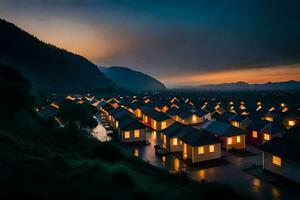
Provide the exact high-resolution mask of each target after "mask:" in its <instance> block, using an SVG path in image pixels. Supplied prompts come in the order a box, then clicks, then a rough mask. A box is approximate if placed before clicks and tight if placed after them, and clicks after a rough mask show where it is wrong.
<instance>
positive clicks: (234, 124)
mask: <svg viewBox="0 0 300 200" xmlns="http://www.w3.org/2000/svg"><path fill="white" fill-rule="evenodd" d="M231 124H232V126H235V127H237V128H239V123H238V122H235V121H233V122H232V123H231Z"/></svg>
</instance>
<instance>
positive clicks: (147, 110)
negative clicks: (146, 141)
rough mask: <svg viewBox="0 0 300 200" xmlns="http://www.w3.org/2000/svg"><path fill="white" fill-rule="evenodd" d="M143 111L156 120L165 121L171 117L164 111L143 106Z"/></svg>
mask: <svg viewBox="0 0 300 200" xmlns="http://www.w3.org/2000/svg"><path fill="white" fill-rule="evenodd" d="M142 113H143V114H145V115H147V116H149V117H151V118H152V119H154V120H156V121H164V120H167V119H171V118H170V117H169V116H168V115H167V114H165V113H163V112H159V111H157V110H153V109H151V108H148V107H144V108H142Z"/></svg>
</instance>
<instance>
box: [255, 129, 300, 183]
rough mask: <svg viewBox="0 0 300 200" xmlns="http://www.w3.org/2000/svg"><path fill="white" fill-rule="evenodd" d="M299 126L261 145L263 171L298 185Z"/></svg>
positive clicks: (299, 166)
mask: <svg viewBox="0 0 300 200" xmlns="http://www.w3.org/2000/svg"><path fill="white" fill-rule="evenodd" d="M299 133H300V125H299V124H298V125H295V126H294V127H292V128H290V129H289V130H288V131H287V133H286V134H284V135H283V136H282V137H277V138H275V139H273V140H271V141H269V142H266V143H265V144H263V145H262V146H261V147H260V149H261V150H262V151H263V156H262V157H263V169H264V170H266V171H269V172H272V173H274V174H277V175H280V176H282V177H285V178H287V179H290V180H292V181H294V182H296V183H298V184H300V170H299V169H300V156H299V155H300V148H299V146H300V134H299Z"/></svg>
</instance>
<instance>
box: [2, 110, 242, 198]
mask: <svg viewBox="0 0 300 200" xmlns="http://www.w3.org/2000/svg"><path fill="white" fill-rule="evenodd" d="M16 124H18V126H16ZM0 126H1V127H0V130H1V133H0V149H1V151H0V158H1V159H0V182H1V184H2V186H1V187H0V197H1V196H2V198H8V196H9V197H10V198H11V197H12V196H14V197H19V196H21V197H22V198H25V199H26V198H27V199H54V198H55V199H66V198H72V199H82V198H83V199H86V198H92V199H96V198H104V197H106V198H109V199H118V198H122V199H134V198H137V199H139V198H141V197H142V198H144V199H148V198H149V199H152V198H153V199H156V198H166V199H173V198H175V199H182V198H184V197H188V196H189V197H191V198H192V197H197V199H201V197H203V199H204V198H205V197H207V196H209V197H211V195H215V196H216V195H223V196H224V195H225V196H228V197H232V198H233V199H234V198H238V196H236V194H234V193H232V192H227V191H228V190H229V188H227V187H224V186H219V185H214V184H212V185H210V184H208V185H199V184H196V183H194V182H190V181H187V180H185V179H184V178H183V177H176V176H170V175H169V174H168V173H166V172H165V171H163V170H160V169H157V168H154V167H152V166H150V165H148V164H147V163H145V162H143V161H141V160H140V159H138V158H135V157H132V156H129V155H126V154H123V153H122V152H121V151H120V149H119V147H118V146H117V145H116V144H112V143H107V144H104V143H100V142H99V141H97V140H96V139H94V138H91V137H90V136H89V135H88V134H87V133H86V132H84V131H76V130H74V129H73V130H72V129H68V128H67V129H52V128H48V127H45V126H43V125H41V124H40V122H39V121H38V120H37V119H36V117H35V116H33V114H28V113H26V112H22V111H20V112H18V113H16V114H15V115H14V116H13V117H12V118H10V119H7V121H6V120H4V121H3V120H2V121H1V123H0ZM15 191H18V193H16V192H15Z"/></svg>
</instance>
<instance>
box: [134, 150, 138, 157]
mask: <svg viewBox="0 0 300 200" xmlns="http://www.w3.org/2000/svg"><path fill="white" fill-rule="evenodd" d="M133 155H134V156H136V157H138V156H139V150H138V149H137V148H134V151H133Z"/></svg>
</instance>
